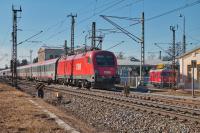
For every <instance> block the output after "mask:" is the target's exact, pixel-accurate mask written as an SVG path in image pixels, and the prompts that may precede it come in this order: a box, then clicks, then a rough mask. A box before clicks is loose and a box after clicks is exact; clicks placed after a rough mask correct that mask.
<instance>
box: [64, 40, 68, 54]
mask: <svg viewBox="0 0 200 133" xmlns="http://www.w3.org/2000/svg"><path fill="white" fill-rule="evenodd" d="M64 50H65V55H68V51H67V40H65V44H64Z"/></svg>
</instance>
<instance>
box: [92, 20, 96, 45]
mask: <svg viewBox="0 0 200 133" xmlns="http://www.w3.org/2000/svg"><path fill="white" fill-rule="evenodd" d="M91 40H92V49H95V48H96V23H95V22H92V39H91Z"/></svg>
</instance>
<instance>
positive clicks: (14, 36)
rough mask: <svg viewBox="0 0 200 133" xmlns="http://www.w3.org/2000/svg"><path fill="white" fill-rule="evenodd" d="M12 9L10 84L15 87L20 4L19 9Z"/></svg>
mask: <svg viewBox="0 0 200 133" xmlns="http://www.w3.org/2000/svg"><path fill="white" fill-rule="evenodd" d="M12 11H13V31H12V41H13V46H12V60H11V67H12V68H11V71H12V85H13V86H14V87H15V88H17V18H18V17H17V13H18V12H22V9H21V6H20V9H19V10H18V9H14V6H12Z"/></svg>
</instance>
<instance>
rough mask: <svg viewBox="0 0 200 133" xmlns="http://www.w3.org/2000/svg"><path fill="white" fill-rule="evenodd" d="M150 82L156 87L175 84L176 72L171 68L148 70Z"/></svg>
mask: <svg viewBox="0 0 200 133" xmlns="http://www.w3.org/2000/svg"><path fill="white" fill-rule="evenodd" d="M149 81H150V83H151V84H153V85H154V86H158V87H167V86H168V87H169V86H172V85H175V84H176V72H174V71H173V70H171V69H153V70H150V79H149Z"/></svg>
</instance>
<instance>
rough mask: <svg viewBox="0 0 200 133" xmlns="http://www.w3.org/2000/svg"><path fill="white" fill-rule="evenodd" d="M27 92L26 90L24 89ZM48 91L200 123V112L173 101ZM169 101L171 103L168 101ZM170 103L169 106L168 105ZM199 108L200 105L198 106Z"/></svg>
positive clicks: (27, 84)
mask: <svg viewBox="0 0 200 133" xmlns="http://www.w3.org/2000/svg"><path fill="white" fill-rule="evenodd" d="M19 86H20V88H29V90H30V88H31V89H33V88H34V84H33V83H32V82H29V81H20V82H19ZM23 90H25V89H23ZM46 90H48V91H51V92H61V93H62V94H66V95H72V96H77V97H81V98H85V99H90V100H96V101H100V102H104V103H107V104H109V105H116V106H121V107H123V108H129V109H133V110H136V111H143V112H146V113H155V114H159V115H163V116H166V117H170V118H172V119H181V120H183V121H193V122H196V123H200V110H199V109H196V108H193V107H188V106H179V105H180V104H178V105H174V104H169V103H170V101H172V100H173V99H167V98H161V99H159V97H155V98H152V96H144V95H139V96H135V95H133V94H131V95H130V97H124V96H122V95H123V94H121V93H117V92H109V91H101V90H92V91H87V90H76V89H73V87H71V89H69V88H67V87H66V86H62V85H58V86H55V85H51V86H47V87H46ZM29 94H31V95H34V94H35V93H34V91H31V93H30V91H29ZM168 100H169V101H168ZM166 101H168V104H167V103H166ZM176 102H179V103H180V100H175V101H173V102H172V103H176ZM198 106H199V104H198Z"/></svg>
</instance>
